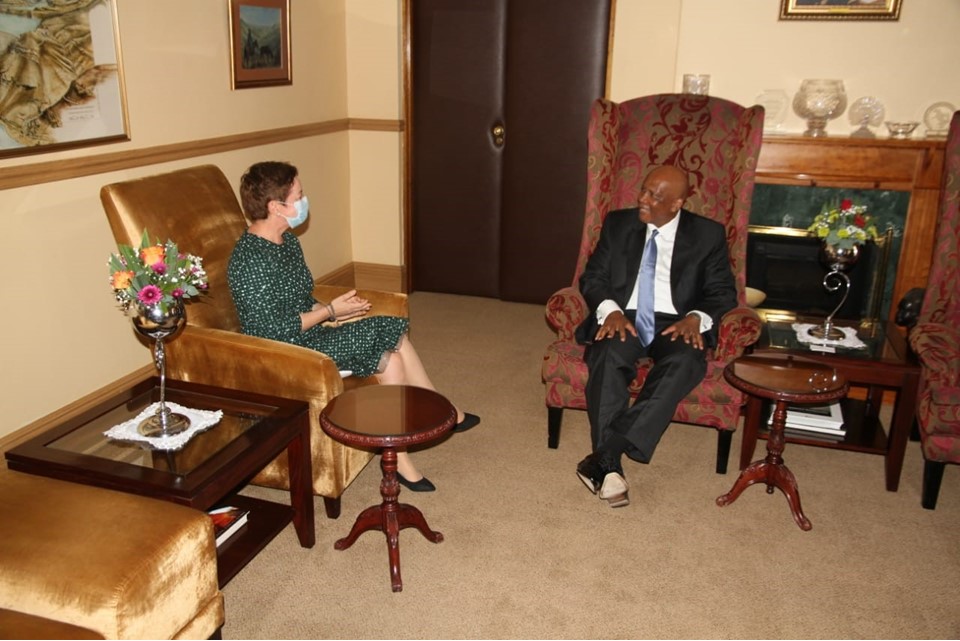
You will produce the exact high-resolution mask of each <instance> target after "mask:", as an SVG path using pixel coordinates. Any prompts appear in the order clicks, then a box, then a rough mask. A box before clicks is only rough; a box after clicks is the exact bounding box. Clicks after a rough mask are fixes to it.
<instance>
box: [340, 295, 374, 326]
mask: <svg viewBox="0 0 960 641" xmlns="http://www.w3.org/2000/svg"><path fill="white" fill-rule="evenodd" d="M330 304H331V305H333V311H334V313H335V315H336V319H337V320H338V321H340V320H347V319H348V318H356V317H357V316H363V315H364V314H366V313H367V312H369V311H370V308H371V307H372V305H371V304H370V301H368V300H367V299H366V298H360V297H359V296H357V290H355V289H351V290H350V291H349V292H347V293H346V294H343V295H341V296H337V297H336V298H334V299H333V301H332V302H331V303H330Z"/></svg>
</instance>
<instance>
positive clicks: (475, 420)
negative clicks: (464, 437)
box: [450, 412, 480, 433]
mask: <svg viewBox="0 0 960 641" xmlns="http://www.w3.org/2000/svg"><path fill="white" fill-rule="evenodd" d="M479 424H480V417H479V416H477V415H476V414H469V413H467V412H464V413H463V420H462V421H460V422H459V423H457V424H456V425H454V426H453V428H452V429H451V430H450V431H451V432H458V433H459V432H466V431H467V430H469V429H470V428H471V427H476V426H477V425H479Z"/></svg>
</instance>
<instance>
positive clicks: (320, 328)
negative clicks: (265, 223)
mask: <svg viewBox="0 0 960 641" xmlns="http://www.w3.org/2000/svg"><path fill="white" fill-rule="evenodd" d="M227 281H228V282H229V283H230V294H231V295H232V296H233V303H234V305H235V306H236V308H237V315H238V316H239V318H240V326H241V329H242V331H243V333H244V334H251V335H253V336H262V337H263V338H270V339H273V340H277V341H283V342H285V343H293V344H294V345H300V346H302V347H309V348H310V349H313V350H316V351H318V352H323V353H324V354H326V355H327V356H329V357H330V358H332V359H333V360H334V362H335V363H336V364H337V367H338V368H339V369H341V370H350V371H352V372H353V374H354V375H355V376H371V375H372V374H375V373H377V372H378V371H381V370H382V368H383V365H384V364H385V360H384V356H386V354H387V353H389V352H392V351H396V349H397V347H398V346H399V345H400V339H401V338H403V335H404V334H406V332H407V328H408V326H409V321H408V320H407V319H406V318H400V317H397V316H369V317H367V318H361V319H360V320H357V321H354V322H350V323H345V324H342V325H340V326H339V327H330V326H326V325H322V324H317V325H314V326H313V327H311V328H310V329H308V330H306V331H303V329H302V325H301V322H300V314H301V313H303V312H307V311H310V309H311V308H312V307H313V305H314V304H315V303H316V302H317V300H316V299H314V297H313V295H312V292H313V276H312V275H311V274H310V269H309V268H308V267H307V263H306V261H304V259H303V250H302V249H301V248H300V241H299V240H298V239H297V237H296V236H294V235H293V234H292V233H290V232H289V231H286V232H284V233H283V243H282V244H280V245H277V244H275V243H272V242H270V241H269V240H266V239H265V238H261V237H260V236H257V235H255V234H251V233H250V232H244V234H243V236H241V237H240V239H239V240H238V241H237V244H236V246H235V247H234V248H233V253H232V254H231V256H230V264H229V266H228V267H227ZM327 302H329V301H327Z"/></svg>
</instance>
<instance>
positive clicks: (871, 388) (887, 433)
mask: <svg viewBox="0 0 960 641" xmlns="http://www.w3.org/2000/svg"><path fill="white" fill-rule="evenodd" d="M795 322H805V323H812V324H820V323H822V322H823V319H822V318H819V319H818V318H813V317H810V318H804V317H794V316H792V315H780V314H776V313H771V312H765V313H764V324H763V332H762V334H761V335H760V340H759V341H757V344H756V345H754V347H753V353H755V354H759V353H765V354H766V353H774V354H793V355H795V356H802V357H806V358H811V359H814V360H817V361H819V362H821V363H824V364H826V365H829V366H830V367H833V368H835V369H836V370H837V372H839V373H840V374H841V375H842V376H843V377H844V378H846V379H847V381H848V382H849V383H850V385H851V387H855V388H861V389H859V390H858V391H865V393H864V394H862V395H861V396H863V397H864V400H861V399H860V398H851V397H850V395H848V396H847V397H846V398H843V399H842V400H841V401H840V404H841V406H842V408H843V421H844V425H843V427H844V429H845V430H846V436H845V437H844V439H843V440H841V441H839V442H828V441H824V440H820V439H815V438H803V437H802V436H799V435H792V436H791V435H788V436H787V437H786V441H787V442H788V443H798V444H802V445H812V446H815V447H826V448H835V449H841V450H849V451H852V452H862V453H867V454H879V455H881V456H883V458H884V470H885V480H886V488H887V490H888V491H890V492H896V491H897V489H898V488H899V486H900V472H901V470H902V469H903V458H904V454H905V452H906V448H907V441H908V440H909V437H910V430H911V428H912V426H913V420H914V415H915V413H916V407H917V390H918V387H919V382H920V365H919V363H918V362H917V359H916V357H915V356H914V355H913V353H912V352H911V351H910V349H909V347H908V345H907V342H906V340H904V338H903V335H902V334H901V333H900V329H899V328H898V327H897V326H896V325H895V324H894V323H892V322H891V321H888V320H883V321H861V322H856V321H843V320H838V321H835V322H834V325H836V326H844V327H852V328H855V329H856V330H857V336H858V338H860V340H862V341H863V342H864V343H865V344H866V347H864V348H863V349H854V348H849V347H830V346H818V345H815V344H810V343H802V342H800V341H799V340H798V339H797V336H796V331H794V329H793V328H792V325H793V323H795ZM885 392H887V393H892V394H894V395H895V398H896V402H895V403H894V406H893V415H892V417H891V420H890V424H889V425H888V426H886V427H885V426H884V425H883V424H882V423H881V420H880V407H881V405H882V404H883V397H884V393H885ZM759 423H760V422H759V421H756V422H751V421H748V422H747V423H745V427H744V431H743V440H742V442H741V448H740V469H743V468H744V467H745V466H746V465H747V464H748V463H749V462H750V460H751V459H752V458H753V451H754V448H755V447H756V443H757V437H758V436H759V437H760V438H766V433H765V431H764V430H763V429H762V428H761V426H760V424H759ZM752 427H756V428H757V429H755V430H754V429H751V428H752Z"/></svg>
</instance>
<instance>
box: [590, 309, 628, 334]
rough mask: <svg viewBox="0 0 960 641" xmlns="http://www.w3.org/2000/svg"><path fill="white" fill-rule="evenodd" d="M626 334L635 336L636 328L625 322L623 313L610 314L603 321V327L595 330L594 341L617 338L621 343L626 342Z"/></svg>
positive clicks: (625, 318)
mask: <svg viewBox="0 0 960 641" xmlns="http://www.w3.org/2000/svg"><path fill="white" fill-rule="evenodd" d="M627 334H630V335H631V336H636V335H637V328H636V327H634V326H633V323H631V322H630V321H628V320H627V317H626V316H624V315H623V312H619V311H618V312H610V313H609V314H607V317H606V318H605V319H603V325H601V326H600V329H598V330H597V335H596V337H595V340H598V341H602V340H603V339H605V338H611V337H613V336H619V337H620V340H621V341H625V340H627Z"/></svg>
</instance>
